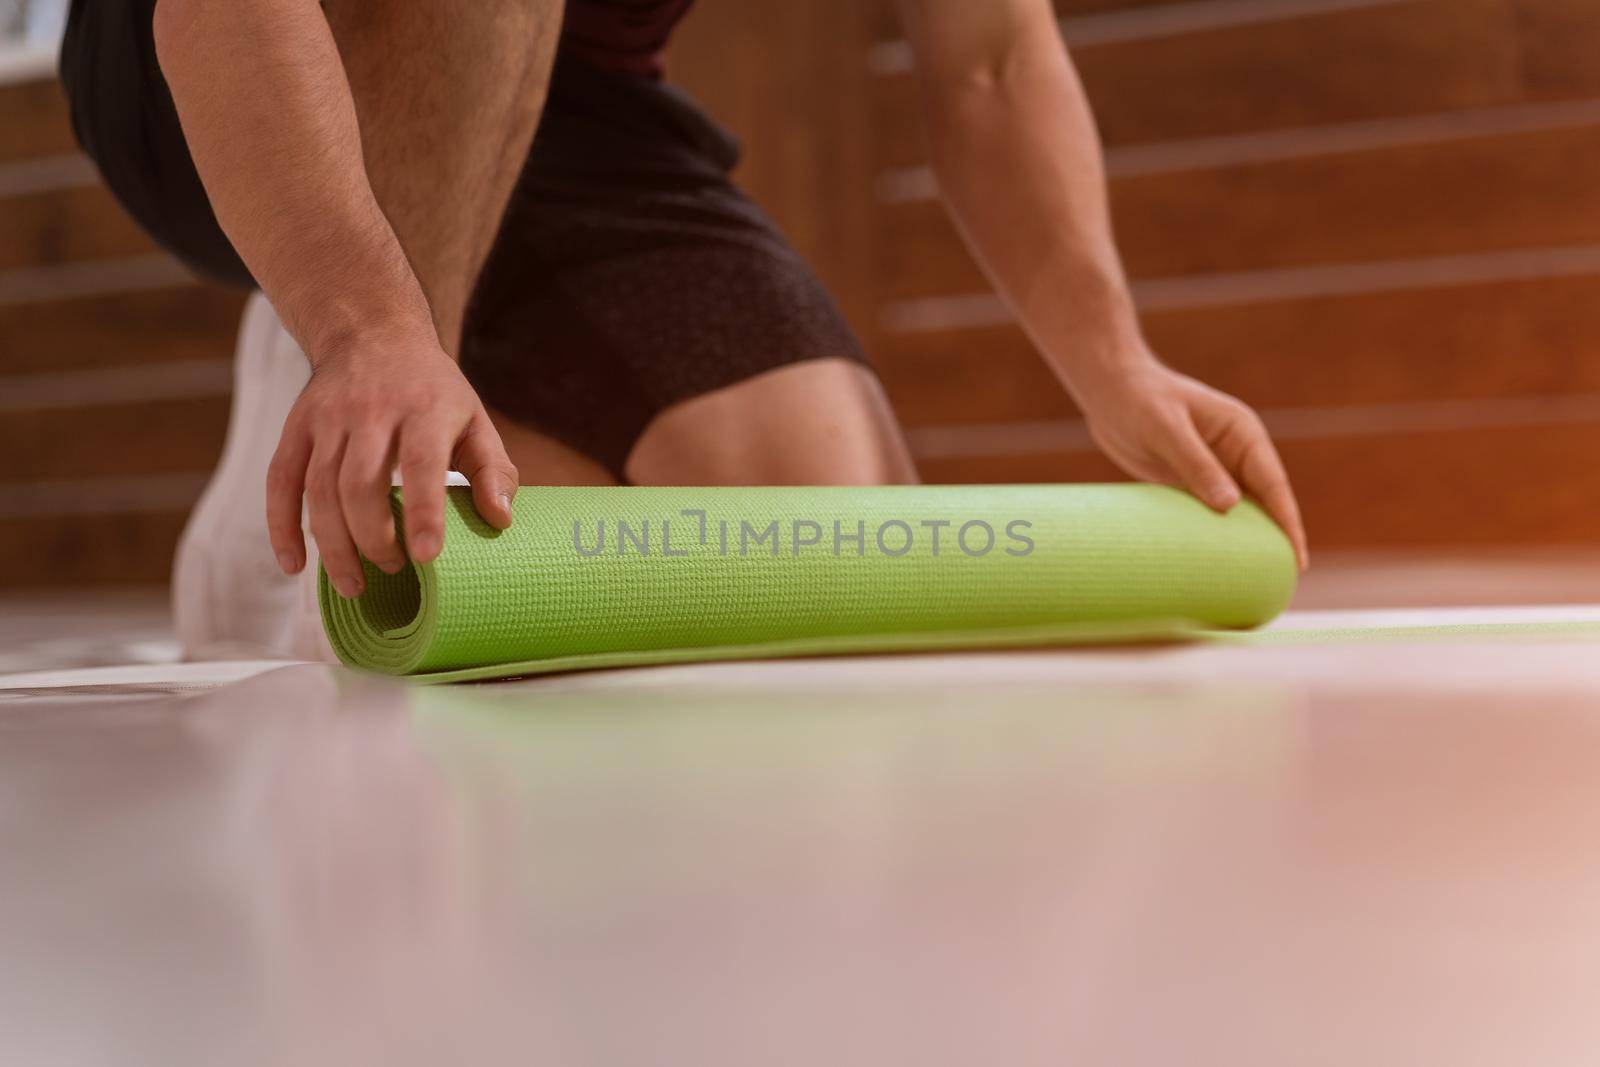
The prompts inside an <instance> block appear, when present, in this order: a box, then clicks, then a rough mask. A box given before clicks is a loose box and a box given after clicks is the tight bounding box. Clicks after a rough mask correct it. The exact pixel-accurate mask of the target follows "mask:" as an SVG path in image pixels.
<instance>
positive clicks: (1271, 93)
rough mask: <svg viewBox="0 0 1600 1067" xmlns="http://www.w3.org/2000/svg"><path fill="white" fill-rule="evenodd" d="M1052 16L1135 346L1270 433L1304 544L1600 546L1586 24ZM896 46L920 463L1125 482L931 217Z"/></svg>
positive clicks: (1495, 15) (1552, 7)
mask: <svg viewBox="0 0 1600 1067" xmlns="http://www.w3.org/2000/svg"><path fill="white" fill-rule="evenodd" d="M1057 6H1058V9H1060V11H1061V13H1062V15H1063V16H1064V17H1063V23H1062V27H1063V31H1064V33H1065V35H1066V37H1067V39H1068V40H1069V42H1071V43H1072V45H1073V52H1074V55H1075V57H1076V60H1077V63H1078V66H1079V69H1080V71H1081V72H1082V75H1083V78H1084V80H1085V83H1086V85H1087V87H1088V91H1089V93H1090V95H1091V97H1092V99H1093V102H1094V105H1095V108H1096V113H1097V116H1098V119H1099V122H1100V126H1101V131H1102V137H1103V140H1104V142H1105V144H1106V146H1107V150H1108V163H1109V167H1110V171H1111V175H1112V189H1111V194H1112V201H1113V209H1114V212H1115V219H1116V226H1117V232H1118V237H1119V241H1120V244H1121V246H1122V248H1123V251H1124V254H1125V257H1126V260H1127V263H1128V266H1129V269H1130V272H1131V274H1132V275H1133V277H1134V279H1135V280H1136V286H1137V294H1138V297H1139V301H1140V305H1141V309H1142V312H1143V317H1144V323H1145V328H1146V330H1147V333H1148V335H1149V337H1150V339H1151V341H1152V342H1153V344H1154V345H1155V347H1156V348H1157V350H1158V351H1159V352H1160V353H1162V355H1163V356H1164V357H1165V358H1166V359H1167V361H1168V362H1170V363H1171V364H1173V365H1175V366H1176V367H1178V368H1180V369H1182V370H1184V371H1187V372H1190V373H1193V374H1195V375H1196V376H1198V377H1201V378H1203V379H1204V380H1206V381H1209V382H1211V383H1213V384H1215V385H1217V386H1218V387H1220V388H1223V389H1226V390H1228V391H1230V392H1233V393H1235V394H1237V395H1239V396H1240V397H1242V398H1244V399H1245V400H1247V401H1249V402H1250V403H1251V404H1253V405H1256V406H1257V407H1258V409H1260V410H1261V411H1262V412H1263V414H1264V416H1265V417H1266V419H1267V422H1268V424H1269V425H1270V426H1271V428H1272V429H1273V431H1274V433H1275V435H1276V436H1277V438H1278V440H1279V442H1280V447H1281V449H1282V451H1283V453H1284V458H1285V460H1286V462H1287V464H1288V466H1289V468H1290V471H1291V474H1292V476H1293V477H1294V479H1295V482H1296V485H1297V487H1298V489H1299V492H1300V495H1301V498H1302V502H1303V504H1304V507H1305V512H1306V519H1307V523H1308V525H1309V528H1310V531H1311V535H1312V539H1313V541H1314V543H1316V544H1317V545H1320V546H1370V545H1382V546H1394V545H1419V546H1420V545H1445V544H1451V545H1471V544H1484V543H1507V542H1512V543H1518V542H1521V543H1527V542H1552V541H1576V540H1587V539H1590V538H1593V537H1595V536H1596V535H1597V534H1600V501H1597V500H1596V493H1595V489H1596V488H1597V484H1596V479H1595V477H1594V475H1593V474H1592V473H1591V472H1592V470H1593V468H1594V464H1593V461H1592V459H1591V457H1593V456H1594V455H1595V454H1596V450H1597V448H1600V5H1596V4H1595V3H1594V2H1593V0H1402V2H1396V0H1355V2H1352V0H1261V2H1254V0H1195V2H1190V3H1181V4H1170V5H1164V4H1153V3H1140V2H1135V0H1061V2H1059V3H1058V5H1057ZM895 38H896V30H895V27H894V25H893V22H892V20H884V21H882V22H880V23H879V24H878V25H877V27H876V34H875V50H874V52H873V54H872V58H871V60H870V63H871V66H872V67H873V69H874V78H873V81H872V87H871V94H870V103H871V106H872V108H873V114H874V129H873V146H874V151H875V161H876V162H875V171H876V173H875V176H874V180H875V183H876V192H877V197H878V208H877V212H876V215H877V220H878V222H877V234H878V241H879V244H878V248H877V258H876V262H877V269H876V271H875V280H876V282H877V285H878V295H877V308H878V315H877V320H876V322H875V323H874V327H875V341H876V346H875V348H876V352H877V355H878V358H879V359H880V361H881V364H882V368H883V372H884V374H885V377H886V379H887V382H888V384H889V388H890V391H891V393H892V395H893V397H894V399H895V401H896V404H897V407H898V410H899V412H900V414H901V416H902V418H903V420H904V421H905V422H906V423H907V424H908V425H909V426H910V427H912V439H913V443H914V446H915V448H916V451H917V453H918V455H919V458H920V460H921V465H922V468H923V472H924V474H925V476H927V477H928V478H930V479H933V480H949V481H968V480H972V481H993V480H1001V479H1028V480H1033V479H1042V480H1058V479H1059V480H1069V479H1098V478H1105V477H1111V476H1113V475H1114V473H1115V472H1114V471H1113V469H1112V468H1111V467H1110V465H1109V464H1108V463H1106V462H1105V461H1104V460H1103V459H1101V458H1100V457H1099V456H1098V455H1096V454H1095V453H1094V452H1093V450H1092V448H1091V447H1090V445H1089V444H1088V442H1087V439H1086V437H1085V435H1084V433H1083V429H1082V424H1081V421H1080V420H1079V419H1078V418H1077V413H1076V412H1075V411H1074V410H1073V409H1072V406H1071V404H1070V403H1069V402H1068V401H1067V399H1066V398H1065V396H1064V395H1063V394H1062V392H1061V390H1059V389H1058V388H1056V387H1055V386H1054V383H1053V381H1052V378H1051V375H1050V374H1049V373H1048V372H1047V371H1046V369H1045V368H1044V366H1043V365H1042V364H1041V362H1040V360H1039V359H1038V357H1037V356H1036V355H1035V353H1034V352H1033V351H1032V350H1031V348H1030V346H1029V345H1028V344H1027V342H1026V341H1025V340H1024V338H1023V336H1022V334H1021V332H1020V331H1019V330H1018V329H1017V328H1016V327H1015V326H1014V325H1013V324H1012V323H1011V322H1010V320H1009V316H1008V315H1007V314H1006V311H1005V309H1004V308H1003V307H1002V306H1001V305H1000V304H999V302H998V301H997V300H996V299H995V298H994V297H993V296H992V295H991V293H990V290H989V287H988V285H987V284H986V282H985V279H984V278H983V276H982V274H981V273H980V272H979V271H978V269H977V267H976V266H975V265H974V263H973V261H972V259H971V257H970V256H969V255H968V254H967V253H966V251H965V249H964V248H963V247H962V245H961V243H960V241H959V239H958V238H957V235H956V233H955V230H954V228H953V227H952V226H951V225H950V223H949V221H948V220H947V219H946V218H945V216H944V213H943V211H942V208H941V205H940V204H939V202H938V200H937V192H936V189H935V187H934V183H933V180H932V177H931V175H930V174H929V173H928V172H927V170H926V168H925V167H924V166H923V163H924V158H925V156H924V151H923V146H922V142H921V140H920V138H919V137H918V136H917V135H916V132H915V131H916V123H915V102H914V99H913V92H912V89H913V86H912V79H911V76H910V75H909V73H908V69H909V63H910V57H909V55H908V54H907V53H906V50H905V48H904V46H903V45H901V44H899V43H898V42H897V41H896V40H895ZM998 190H999V186H998V185H997V191H998Z"/></svg>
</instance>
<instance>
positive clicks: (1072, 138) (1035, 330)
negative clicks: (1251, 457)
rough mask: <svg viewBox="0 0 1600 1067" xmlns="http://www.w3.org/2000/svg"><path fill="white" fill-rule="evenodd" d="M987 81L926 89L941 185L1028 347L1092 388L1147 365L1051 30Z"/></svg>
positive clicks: (1088, 133) (1099, 180)
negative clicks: (1130, 367) (1134, 364)
mask: <svg viewBox="0 0 1600 1067" xmlns="http://www.w3.org/2000/svg"><path fill="white" fill-rule="evenodd" d="M991 73H992V76H980V77H973V78H967V79H961V80H957V81H954V82H951V83H945V84H938V83H930V84H927V85H926V86H925V92H926V93H927V94H928V96H929V105H930V106H929V113H930V122H929V130H930V140H931V142H932V149H933V154H934V165H935V169H936V171H937V173H938V177H939V182H940V186H941V188H942V190H943V193H944V196H945V199H946V201H947V202H948V204H949V206H950V208H951V210H952V212H953V214H954V215H955V217H956V219H957V221H958V223H959V224H960V226H961V227H962V228H963V229H964V230H965V231H966V234H967V237H968V239H969V243H970V244H971V246H972V247H973V250H974V252H975V253H976V255H977V256H978V258H979V259H980V260H981V261H982V264H983V266H984V269H985V270H986V271H987V272H988V274H989V275H990V277H991V279H992V280H993V281H994V283H995V285H996V286H997V288H999V290H1000V291H1001V293H1002V294H1003V295H1004V296H1005V297H1006V299H1007V301H1008V302H1009V303H1010V304H1011V305H1012V307H1013V308H1014V309H1015V310H1016V311H1017V313H1018V315H1019V317H1020V318H1021V319H1022V323H1023V325H1024V327H1025V328H1026V329H1027V330H1028V332H1029V334H1030V335H1031V336H1032V338H1033V341H1034V343H1035V344H1036V345H1037V346H1038V347H1039V348H1040V350H1041V351H1042V352H1043V353H1044V354H1045V356H1046V358H1048V359H1049V360H1050V362H1051V364H1052V365H1053V366H1054V367H1055V369H1056V370H1057V372H1058V373H1059V374H1061V375H1062V377H1063V378H1064V379H1065V380H1066V382H1067V384H1068V385H1069V387H1071V388H1073V389H1074V391H1080V390H1083V389H1088V388H1091V383H1092V382H1093V381H1095V380H1097V379H1099V378H1102V377H1104V376H1105V375H1108V374H1116V373H1119V372H1120V371H1122V370H1123V369H1125V368H1124V364H1126V363H1128V361H1130V360H1142V359H1146V358H1148V354H1147V350H1146V349H1145V348H1144V346H1143V343H1142V341H1141V340H1140V337H1139V327H1138V319H1137V316H1136V314H1135V310H1134V307H1133V302H1132V299H1131V297H1130V295H1129V292H1128V286H1127V282H1126V280H1125V277H1124V275H1123V271H1122V266H1121V262H1120V259H1119V257H1118V254H1117V250H1116V245H1115V243H1114V241H1113V239H1112V232H1111V223H1110V213H1109V208H1108V205H1107V197H1106V187H1105V168H1104V165H1103V162H1102V159H1101V153H1100V146H1099V140H1098V136H1097V134H1096V131H1095V127H1094V120H1093V118H1092V116H1091V114H1090V111H1089V108H1088V104H1087V101H1086V100H1085V98H1084V94H1083V90H1082V87H1081V86H1080V84H1079V82H1078V79H1077V77H1076V74H1075V73H1074V71H1073V70H1072V67H1071V64H1070V61H1069V60H1068V59H1067V57H1066V54H1065V52H1064V50H1063V49H1062V47H1061V45H1060V43H1059V41H1057V40H1056V39H1055V37H1054V34H1053V33H1052V34H1051V35H1050V37H1049V38H1048V39H1044V40H1029V41H1026V42H1022V43H1020V44H1019V47H1018V49H1017V51H1015V52H1014V53H1013V54H1012V55H1011V56H1010V57H1009V61H1008V62H1007V63H1006V64H1005V65H1004V66H1003V67H1002V68H1001V69H999V70H997V71H994V72H991ZM999 176H1003V180H1004V189H1003V191H997V189H996V183H997V180H999Z"/></svg>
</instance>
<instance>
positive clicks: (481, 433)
mask: <svg viewBox="0 0 1600 1067" xmlns="http://www.w3.org/2000/svg"><path fill="white" fill-rule="evenodd" d="M314 363H315V369H314V370H313V372H312V375H311V381H310V383H309V384H308V385H307V386H306V388H305V390H304V391H303V392H302V393H301V394H300V397H299V399H298V400H296V401H295V405H294V408H293V409H292V410H291V411H290V412H289V417H288V419H287V420H286V421H285V423H284V427H283V437H282V439H281V440H280V441H279V444H278V451H277V453H276V454H275V455H274V456H273V457H272V466H271V467H270V468H269V469H268V472H267V527H268V530H269V532H270V533H271V536H272V548H273V551H274V552H275V553H276V554H277V557H278V564H279V566H281V567H282V568H283V569H284V571H285V573H288V574H295V573H298V572H299V571H300V569H301V568H303V567H304V566H305V561H306V550H305V540H304V538H303V537H302V536H301V533H300V505H301V499H302V497H304V499H305V503H306V506H307V508H308V510H309V512H310V519H311V533H312V536H313V537H315V538H316V541H317V548H318V550H319V551H320V552H321V554H322V565H323V567H324V568H325V569H326V570H327V572H328V578H329V579H330V580H331V581H332V583H333V587H334V588H335V589H337V590H338V591H339V593H340V595H341V596H345V597H353V596H358V595H360V593H361V591H362V589H363V588H364V586H365V583H364V581H363V579H362V574H361V560H360V558H359V556H358V555H357V553H358V552H359V553H360V555H361V556H365V557H366V558H367V559H369V560H371V561H372V562H373V564H375V565H376V566H377V567H378V568H379V569H381V570H382V571H384V573H386V574H394V573H396V572H398V571H399V570H400V569H401V568H402V567H403V566H405V560H406V552H407V551H409V553H410V555H411V558H412V559H413V560H415V561H416V562H419V563H426V562H428V561H430V560H432V559H433V558H434V557H435V556H437V555H438V554H439V550H440V548H442V547H443V543H444V485H445V473H446V471H448V470H452V469H453V470H458V471H460V472H461V473H462V474H464V475H466V477H467V480H468V481H470V482H471V483H472V498H473V502H474V503H475V504H476V506H477V509H478V514H480V515H482V516H483V518H484V519H485V520H486V521H487V522H488V523H489V524H490V525H491V526H494V527H496V528H497V529H502V530H503V529H505V528H506V527H508V526H510V525H511V500H512V498H513V497H514V496H515V495H516V492H517V469H516V467H515V466H513V465H512V463H511V460H510V458H509V457H508V456H507V455H506V451H505V448H504V446H503V445H502V444H501V443H500V435H499V434H498V433H497V432H496V431H495V428H494V426H493V424H492V423H490V421H489V416H488V414H487V413H486V412H485V411H484V408H483V403H482V402H481V401H480V400H479V399H478V396H477V394H476V393H475V392H474V391H473V389H472V386H470V385H468V384H467V380H466V378H465V377H463V376H462V374H461V371H460V369H459V368H458V367H457V366H456V364H455V362H454V361H453V360H452V359H451V358H450V357H449V356H448V355H447V354H446V353H445V352H444V351H443V350H442V349H441V348H440V347H439V343H438V340H437V338H436V336H434V334H433V332H432V330H431V329H427V328H426V327H424V328H421V329H416V328H412V329H409V330H401V331H398V332H397V333H394V334H392V335H389V336H384V335H378V336H375V337H368V338H363V339H362V340H361V341H360V342H359V343H355V344H349V345H345V346H341V347H339V348H338V349H336V350H334V351H330V352H325V353H320V354H316V355H315V356H314ZM396 466H398V467H399V469H400V479H401V481H402V482H403V483H404V485H405V500H406V507H405V545H406V549H405V550H402V548H401V547H400V541H399V539H398V538H397V536H396V533H397V531H396V530H395V524H394V516H393V512H392V511H391V510H390V507H389V486H390V478H391V475H392V473H393V471H394V469H395V467H396Z"/></svg>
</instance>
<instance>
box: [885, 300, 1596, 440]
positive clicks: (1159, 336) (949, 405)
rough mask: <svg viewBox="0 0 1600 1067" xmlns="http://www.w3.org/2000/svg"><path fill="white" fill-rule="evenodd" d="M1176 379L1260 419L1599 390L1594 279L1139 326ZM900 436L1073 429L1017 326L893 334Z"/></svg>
mask: <svg viewBox="0 0 1600 1067" xmlns="http://www.w3.org/2000/svg"><path fill="white" fill-rule="evenodd" d="M1144 327H1145V334H1146V336H1147V338H1148V339H1149V340H1150V342H1151V345H1152V347H1154V348H1155V350H1156V351H1157V352H1159V353H1160V354H1161V356H1162V358H1163V359H1164V360H1165V361H1166V362H1167V363H1168V364H1170V365H1171V366H1173V367H1176V368H1177V369H1179V370H1181V371H1183V372H1185V373H1187V374H1192V375H1194V376H1195V377H1197V378H1199V379H1200V380H1202V381H1204V382H1207V383H1209V384H1211V385H1213V386H1215V387H1217V388H1219V389H1222V390H1223V391H1225V392H1228V393H1232V394H1234V395H1236V396H1238V397H1240V398H1242V399H1244V400H1246V401H1247V402H1249V403H1251V404H1254V405H1257V406H1261V407H1298V406H1310V405H1329V404H1383V403H1406V402H1419V401H1434V400H1464V399H1478V398H1488V397H1496V396H1527V395H1536V394H1560V393H1568V392H1573V393H1590V392H1597V391H1600V275H1591V276H1583V277H1573V278H1551V279H1546V280H1540V281H1528V282H1507V283H1499V284H1493V285H1472V286H1461V287H1453V288H1444V289H1419V290H1410V291H1399V292H1389V293H1365V294H1357V295H1351V296H1340V297H1323V298H1316V299H1303V300H1290V301H1283V302H1281V303H1271V304H1246V305H1240V306H1231V307H1209V308H1194V309H1185V310H1181V311H1166V312H1160V313H1154V314H1147V315H1145V316H1144ZM875 357H876V362H877V365H878V368H879V372H880V374H881V375H882V377H883V379H884V382H885V385H886V387H887V389H888V391H889V395H890V398H891V400H892V401H893V403H894V406H895V410H896V412H897V413H898V414H899V415H900V417H901V418H902V419H903V420H904V421H905V422H906V424H907V425H912V426H920V425H931V424H949V423H968V422H998V421H1006V420H1023V419H1048V418H1058V417H1063V416H1070V415H1071V414H1072V413H1073V407H1072V405H1071V403H1070V402H1069V401H1068V400H1067V398H1066V395H1065V392H1064V391H1063V389H1062V388H1061V386H1060V385H1058V384H1057V382H1056V379H1055V377H1054V375H1053V374H1052V372H1051V371H1050V370H1049V368H1048V367H1047V366H1046V365H1045V363H1044V361H1043V359H1042V358H1041V357H1040V356H1039V355H1038V354H1037V352H1036V351H1035V349H1034V348H1033V345H1032V344H1031V342H1029V341H1028V339H1027V338H1026V337H1025V336H1024V335H1023V333H1022V331H1021V330H1020V329H1018V328H1017V327H1014V326H997V327H982V328H973V329H962V330H943V331H938V332H928V333H913V334H899V335H893V334H891V335H887V336H885V337H884V338H883V339H882V340H881V341H880V344H879V347H878V350H877V352H876V353H875Z"/></svg>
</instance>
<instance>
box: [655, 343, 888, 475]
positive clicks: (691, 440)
mask: <svg viewBox="0 0 1600 1067" xmlns="http://www.w3.org/2000/svg"><path fill="white" fill-rule="evenodd" d="M626 472H627V475H628V480H629V481H631V482H634V483H635V484H639V485H875V484H897V483H898V484H903V483H910V482H915V481H916V480H917V471H916V466H915V465H914V464H913V463H912V460H911V453H910V451H909V450H908V449H907V448H906V444H905V439H904V438H903V437H902V436H901V433H900V427H899V425H898V424H897V423H896V422H895V419H894V413H893V412H892V411H891V410H890V408H889V402H888V400H887V399H886V398H885V397H884V395H883V387H882V386H881V385H880V384H879V383H878V379H877V378H876V377H875V376H874V375H873V374H872V372H871V371H869V370H867V369H866V368H865V367H863V366H862V365H861V364H859V363H857V362H855V361H853V360H846V359H815V360H808V361H806V362H803V363H791V364H788V365H786V366H782V367H778V368H776V369H774V370H770V371H767V372H766V373H765V374H759V375H757V376H756V377H754V378H748V379H745V380H744V381H742V382H738V383H736V384H734V385H730V386H728V387H726V388H724V389H718V390H717V391H715V392H712V393H707V394H705V395H703V396H697V397H695V398H693V399H691V400H686V401H684V402H683V403H681V404H676V405H674V406H672V407H670V408H668V409H667V410H666V411H663V412H662V413H661V414H660V415H659V416H657V417H656V419H655V421H653V422H652V423H651V424H650V425H649V426H648V427H647V428H646V429H645V432H644V434H643V435H642V436H641V437H640V438H639V443H638V444H637V445H635V446H634V449H633V451H632V453H630V455H629V456H628V462H627V466H626Z"/></svg>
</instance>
